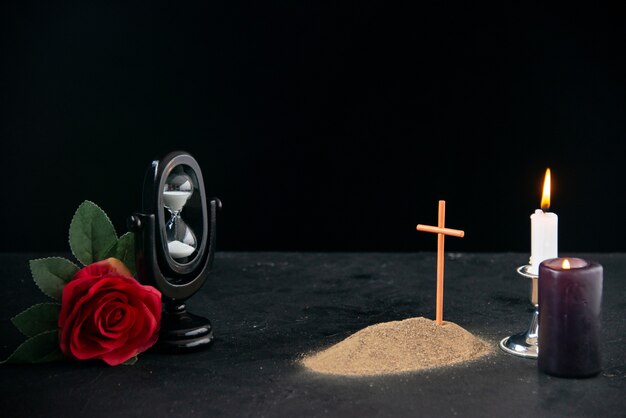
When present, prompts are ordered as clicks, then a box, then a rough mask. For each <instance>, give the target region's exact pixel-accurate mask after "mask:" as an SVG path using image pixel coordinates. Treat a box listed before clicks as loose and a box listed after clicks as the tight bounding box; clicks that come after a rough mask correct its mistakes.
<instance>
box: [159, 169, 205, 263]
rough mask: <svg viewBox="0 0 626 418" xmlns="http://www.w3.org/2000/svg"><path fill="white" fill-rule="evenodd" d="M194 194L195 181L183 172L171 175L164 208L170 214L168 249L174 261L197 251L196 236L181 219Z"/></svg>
mask: <svg viewBox="0 0 626 418" xmlns="http://www.w3.org/2000/svg"><path fill="white" fill-rule="evenodd" d="M192 194H193V181H192V179H191V177H190V176H189V175H187V174H186V173H185V172H183V171H179V172H173V173H171V174H170V175H169V176H168V178H167V180H166V182H165V186H164V188H163V206H165V208H166V209H167V210H168V211H169V212H170V216H171V218H170V220H169V221H168V222H167V224H166V225H165V228H166V236H167V247H168V251H169V253H170V256H171V257H172V258H174V259H183V258H185V257H189V256H190V255H192V254H193V252H194V251H195V250H196V246H197V243H196V236H195V234H194V233H193V231H192V230H191V228H189V226H188V225H187V224H186V223H185V222H184V221H183V219H182V218H181V214H180V213H181V211H182V210H183V207H184V206H185V204H186V203H187V200H188V199H189V198H190V197H191V195H192Z"/></svg>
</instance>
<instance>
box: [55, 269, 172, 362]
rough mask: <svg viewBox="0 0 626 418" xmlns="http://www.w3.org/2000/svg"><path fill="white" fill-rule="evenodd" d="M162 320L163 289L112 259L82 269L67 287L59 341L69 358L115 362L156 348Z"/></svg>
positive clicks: (62, 305) (61, 315) (61, 313)
mask: <svg viewBox="0 0 626 418" xmlns="http://www.w3.org/2000/svg"><path fill="white" fill-rule="evenodd" d="M160 322H161V293H160V292H159V291H158V290H156V289H155V288H154V287H152V286H143V285H141V284H139V282H137V281H136V280H135V279H134V278H133V277H132V275H131V273H130V272H129V271H128V269H127V268H126V266H125V265H124V264H123V263H122V262H121V261H119V260H117V259H115V258H109V259H107V260H103V261H99V262H97V263H93V264H91V265H89V266H87V267H85V268H83V269H81V270H80V271H79V272H78V273H76V274H75V275H74V277H73V278H72V280H71V281H70V282H69V283H67V284H66V285H65V287H64V288H63V298H62V301H61V312H60V314H59V328H60V331H59V345H60V347H61V351H62V352H63V353H64V354H65V355H66V356H69V357H71V358H74V359H77V360H87V359H102V360H104V361H105V362H106V363H108V364H109V365H111V366H116V365H118V364H121V363H123V362H125V361H126V360H128V359H130V358H132V357H134V356H135V355H137V354H138V353H141V352H142V351H145V350H147V349H148V348H150V347H152V346H153V345H154V343H156V341H157V338H158V332H159V325H160Z"/></svg>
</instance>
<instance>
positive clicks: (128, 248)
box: [107, 232, 135, 275]
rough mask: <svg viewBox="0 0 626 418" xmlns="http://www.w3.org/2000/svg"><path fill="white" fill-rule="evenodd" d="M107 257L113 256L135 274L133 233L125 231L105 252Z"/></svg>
mask: <svg viewBox="0 0 626 418" xmlns="http://www.w3.org/2000/svg"><path fill="white" fill-rule="evenodd" d="M108 257H115V258H117V259H118V260H120V261H121V262H122V263H124V264H125V265H126V267H128V270H130V272H131V273H132V274H133V275H134V274H135V234H133V233H132V232H127V233H125V234H124V235H122V236H121V237H120V238H119V239H118V240H117V242H116V243H115V245H114V246H113V247H112V248H111V249H110V250H109V252H108V253H107V258H108Z"/></svg>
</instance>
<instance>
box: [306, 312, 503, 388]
mask: <svg viewBox="0 0 626 418" xmlns="http://www.w3.org/2000/svg"><path fill="white" fill-rule="evenodd" d="M490 351H491V347H490V345H489V344H487V343H486V342H484V341H483V340H481V339H479V338H477V337H475V336H474V335H472V334H470V333H469V332H467V331H466V330H465V329H463V328H461V327H460V326H458V325H456V324H455V323H453V322H444V323H443V325H441V326H438V325H437V324H436V323H435V321H431V320H430V319H426V318H423V317H420V318H409V319H405V320H403V321H392V322H385V323H382V324H376V325H372V326H369V327H367V328H365V329H362V330H361V331H359V332H357V333H355V334H352V335H351V336H349V337H348V338H346V339H345V340H343V341H341V342H339V343H337V344H335V345H333V346H332V347H329V348H327V349H326V350H323V351H320V352H319V353H315V354H312V355H309V356H306V357H305V358H304V359H302V363H303V364H304V366H305V367H307V368H308V369H310V370H312V371H314V372H318V373H327V374H335V375H350V376H367V375H380V374H391V373H404V372H412V371H417V370H424V369H431V368H435V367H442V366H449V365H453V364H459V363H463V362H466V361H469V360H474V359H477V358H479V357H482V356H484V355H485V354H487V353H489V352H490Z"/></svg>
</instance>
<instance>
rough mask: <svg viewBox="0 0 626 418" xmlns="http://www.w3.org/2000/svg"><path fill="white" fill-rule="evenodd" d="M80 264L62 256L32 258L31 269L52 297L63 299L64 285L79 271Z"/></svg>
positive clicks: (40, 284)
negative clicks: (77, 264)
mask: <svg viewBox="0 0 626 418" xmlns="http://www.w3.org/2000/svg"><path fill="white" fill-rule="evenodd" d="M78 270H79V269H78V266H76V264H74V263H72V262H71V261H70V260H67V259H65V258H62V257H49V258H39V259H37V260H30V271H31V273H32V275H33V279H34V280H35V283H36V284H37V286H38V287H39V288H40V289H41V291H42V292H44V293H45V294H46V295H48V296H50V297H51V298H54V299H57V300H61V295H62V294H63V287H64V286H65V283H67V282H69V281H70V280H71V279H72V277H74V274H76V272H77V271H78Z"/></svg>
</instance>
